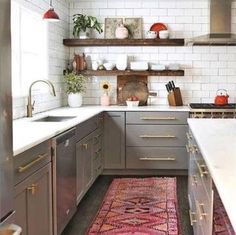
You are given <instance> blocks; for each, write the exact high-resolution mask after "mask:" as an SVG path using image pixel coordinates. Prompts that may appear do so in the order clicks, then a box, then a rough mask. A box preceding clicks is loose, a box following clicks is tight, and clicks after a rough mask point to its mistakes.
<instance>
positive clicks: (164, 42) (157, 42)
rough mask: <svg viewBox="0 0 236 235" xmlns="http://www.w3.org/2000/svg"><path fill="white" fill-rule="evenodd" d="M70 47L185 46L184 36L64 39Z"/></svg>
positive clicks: (65, 43) (64, 42)
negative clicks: (173, 37)
mask: <svg viewBox="0 0 236 235" xmlns="http://www.w3.org/2000/svg"><path fill="white" fill-rule="evenodd" d="M63 44H64V45H65V46H69V47H78V46H80V47H87V46H101V47H102V46H184V39H183V38H176V39H63Z"/></svg>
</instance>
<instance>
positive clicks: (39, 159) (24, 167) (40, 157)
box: [18, 153, 48, 173]
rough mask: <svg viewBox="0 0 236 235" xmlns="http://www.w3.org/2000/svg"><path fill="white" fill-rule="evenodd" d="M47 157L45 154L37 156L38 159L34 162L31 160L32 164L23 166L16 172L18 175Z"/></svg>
mask: <svg viewBox="0 0 236 235" xmlns="http://www.w3.org/2000/svg"><path fill="white" fill-rule="evenodd" d="M47 156H48V154H47V153H45V154H39V155H38V157H37V158H36V159H35V160H33V161H32V162H30V163H28V164H26V165H24V166H20V167H18V172H19V173H22V172H24V171H26V170H28V169H29V168H30V167H32V166H33V165H35V164H36V163H38V162H40V161H41V160H43V159H44V158H46V157H47Z"/></svg>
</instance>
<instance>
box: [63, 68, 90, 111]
mask: <svg viewBox="0 0 236 235" xmlns="http://www.w3.org/2000/svg"><path fill="white" fill-rule="evenodd" d="M64 79H65V83H66V92H67V94H68V104H69V106H70V107H80V106H81V105H82V93H83V92H84V91H85V89H86V81H87V77H85V76H84V75H82V74H79V75H78V74H76V73H75V72H71V73H68V72H67V73H66V74H65V75H64Z"/></svg>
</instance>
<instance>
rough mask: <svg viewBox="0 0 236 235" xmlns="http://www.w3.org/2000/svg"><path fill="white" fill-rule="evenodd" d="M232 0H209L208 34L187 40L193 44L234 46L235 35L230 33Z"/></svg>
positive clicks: (235, 42) (189, 43)
mask: <svg viewBox="0 0 236 235" xmlns="http://www.w3.org/2000/svg"><path fill="white" fill-rule="evenodd" d="M231 5H232V0H210V34H207V35H203V36H199V37H195V38H192V39H190V40H188V42H187V45H193V46H207V45H214V46H235V45H236V35H235V34H232V33H231Z"/></svg>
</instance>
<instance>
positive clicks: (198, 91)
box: [70, 0, 236, 104]
mask: <svg viewBox="0 0 236 235" xmlns="http://www.w3.org/2000/svg"><path fill="white" fill-rule="evenodd" d="M76 13H83V14H89V15H93V16H96V17H97V18H98V19H99V20H100V21H101V22H102V23H104V21H105V18H106V17H142V18H143V24H144V32H146V31H147V30H148V29H149V28H150V26H151V25H152V23H154V22H163V23H166V24H167V25H168V28H169V29H170V31H171V37H183V38H191V37H193V36H197V35H202V34H206V33H207V32H209V2H208V1H207V0H74V1H71V2H70V29H71V30H70V35H71V31H72V16H73V14H76ZM232 13H233V16H232V28H233V31H234V32H236V2H235V1H234V2H233V9H232ZM97 36H99V37H103V34H102V35H97ZM74 52H76V53H79V52H85V53H86V54H87V55H88V56H91V58H92V60H96V59H98V58H103V59H105V60H107V61H113V62H114V61H115V60H116V57H117V55H119V54H121V53H126V54H128V55H129V57H130V60H141V61H149V62H157V63H163V64H169V63H174V62H176V63H179V64H181V67H182V68H183V69H184V70H185V76H184V77H156V76H155V77H149V88H150V90H155V91H157V93H158V97H157V98H156V99H155V100H153V101H152V102H153V104H166V103H167V100H166V95H167V93H166V90H165V86H164V85H165V83H166V82H167V81H169V80H174V81H175V82H176V84H177V85H178V86H179V87H181V89H182V95H183V98H184V103H185V104H187V103H189V102H213V100H214V96H215V94H216V90H217V89H219V88H225V89H227V90H228V93H229V95H230V101H231V102H236V47H226V46H220V47H210V46H205V47H188V46H184V47H91V48H86V47H84V48H71V49H70V58H71V59H72V58H73V54H74ZM104 79H109V80H110V81H111V82H112V84H113V92H112V96H113V103H115V101H116V77H99V78H96V77H93V78H91V79H90V82H89V83H88V89H87V92H86V94H85V99H84V101H85V103H86V104H99V96H100V94H101V93H100V90H99V81H100V80H104Z"/></svg>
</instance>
